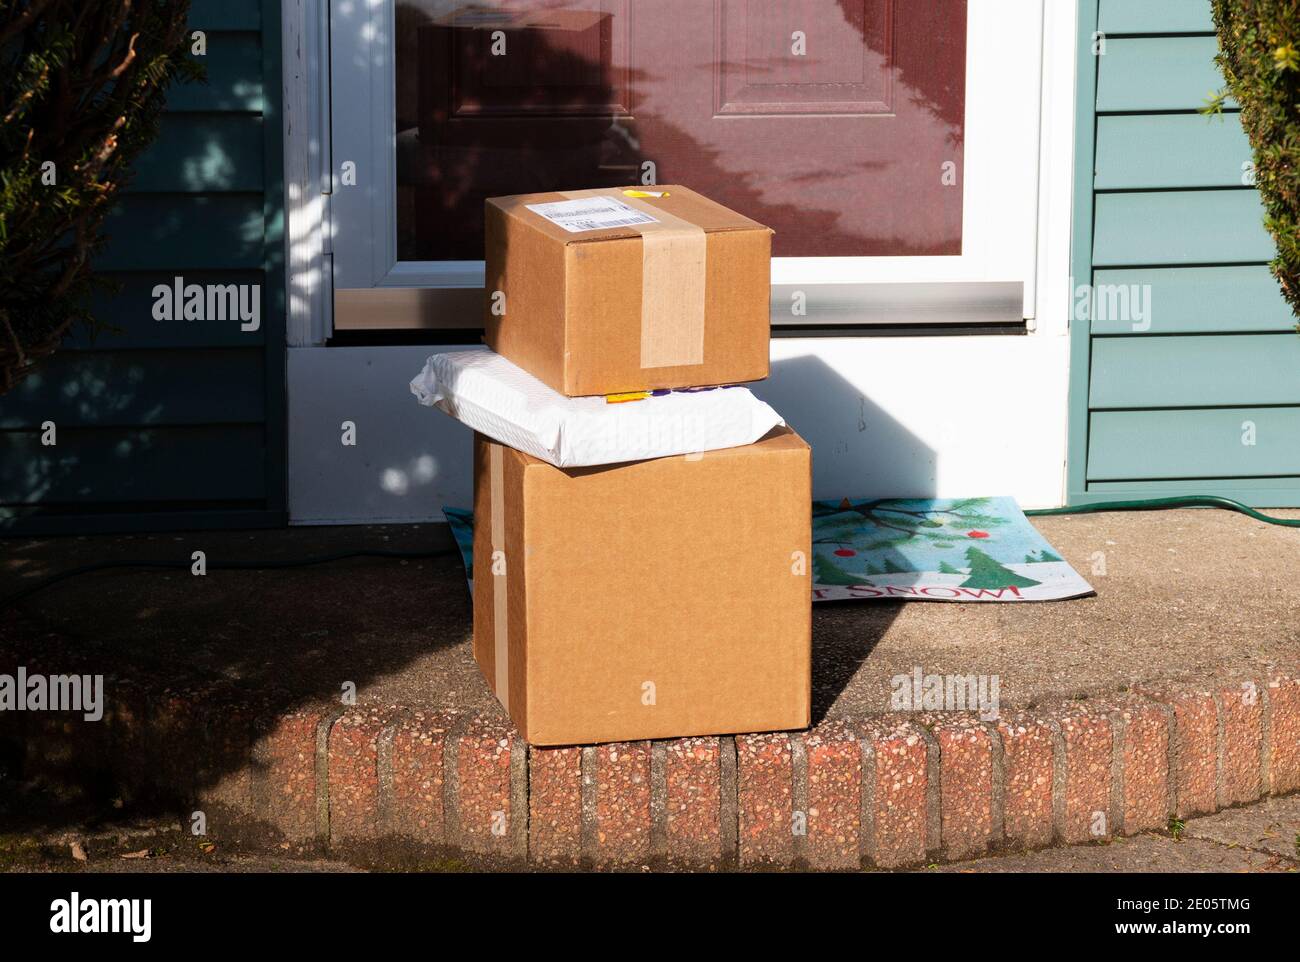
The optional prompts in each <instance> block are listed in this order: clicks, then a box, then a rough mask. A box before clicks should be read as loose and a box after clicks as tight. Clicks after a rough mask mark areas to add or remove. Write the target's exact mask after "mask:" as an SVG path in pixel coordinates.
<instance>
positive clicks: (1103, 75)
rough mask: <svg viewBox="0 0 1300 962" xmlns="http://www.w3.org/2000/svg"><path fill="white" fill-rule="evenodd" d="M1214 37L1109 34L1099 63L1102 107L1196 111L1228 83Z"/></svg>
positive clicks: (1107, 110)
mask: <svg viewBox="0 0 1300 962" xmlns="http://www.w3.org/2000/svg"><path fill="white" fill-rule="evenodd" d="M1218 49H1219V47H1218V41H1217V40H1216V39H1215V38H1214V37H1141V38H1133V39H1110V40H1107V42H1106V52H1105V54H1103V55H1102V56H1100V57H1098V63H1097V71H1098V72H1097V110H1098V111H1099V112H1101V113H1106V112H1109V111H1125V112H1136V111H1148V110H1197V109H1199V108H1201V107H1203V106H1205V102H1206V101H1207V100H1208V99H1209V98H1210V97H1211V96H1212V95H1213V94H1215V93H1216V92H1217V91H1218V90H1219V89H1221V88H1222V87H1223V75H1222V74H1221V73H1220V72H1219V68H1218V65H1217V64H1215V62H1214V55H1215V54H1216V53H1217V52H1218Z"/></svg>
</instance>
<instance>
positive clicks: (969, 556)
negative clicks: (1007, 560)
mask: <svg viewBox="0 0 1300 962" xmlns="http://www.w3.org/2000/svg"><path fill="white" fill-rule="evenodd" d="M966 563H967V564H969V565H970V577H969V578H967V579H966V580H965V581H963V582H962V583H961V586H962V587H963V588H1032V587H1033V586H1034V585H1037V584H1042V582H1041V581H1035V580H1034V579H1033V578H1026V577H1024V576H1023V575H1018V574H1016V573H1015V572H1014V571H1012V570H1011V569H1010V568H1007V567H1005V566H1004V565H1001V564H999V563H998V562H996V561H994V560H993V559H992V558H990V557H989V556H988V555H986V554H985V553H984V552H983V551H981V550H980V549H979V548H976V547H975V546H974V545H972V546H971V547H969V548H967V549H966Z"/></svg>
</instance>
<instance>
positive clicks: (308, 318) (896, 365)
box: [282, 0, 1078, 524]
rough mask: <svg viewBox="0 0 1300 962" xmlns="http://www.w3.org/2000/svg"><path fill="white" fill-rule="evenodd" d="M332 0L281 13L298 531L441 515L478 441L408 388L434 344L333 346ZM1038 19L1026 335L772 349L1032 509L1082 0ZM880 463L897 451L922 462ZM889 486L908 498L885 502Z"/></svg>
mask: <svg viewBox="0 0 1300 962" xmlns="http://www.w3.org/2000/svg"><path fill="white" fill-rule="evenodd" d="M356 2H358V3H360V2H367V0H356ZM977 2H978V0H977ZM322 6H323V5H322V4H321V2H320V0H285V3H284V4H283V5H282V11H283V16H284V24H283V26H284V32H283V38H284V40H283V42H284V58H283V59H284V83H285V98H284V103H285V115H284V135H285V178H286V219H287V224H286V235H287V239H286V244H287V247H288V265H289V266H288V271H289V277H288V288H289V302H288V341H289V348H290V350H289V355H290V363H289V371H288V381H289V383H288V396H289V407H290V417H289V433H290V440H291V447H290V455H289V511H290V520H291V523H297V524H313V523H372V522H376V521H379V520H392V521H428V520H439V518H440V513H439V512H438V510H437V506H438V505H439V504H456V503H463V502H464V498H465V489H466V486H467V484H468V480H467V478H468V468H466V467H465V465H464V464H463V463H461V462H462V461H464V460H465V457H467V452H468V442H467V441H466V440H465V439H464V438H462V437H461V436H460V435H461V433H463V432H458V430H457V426H456V425H455V424H454V423H453V422H452V421H451V420H450V419H447V418H443V417H439V416H437V415H435V414H432V413H430V412H429V411H427V410H425V409H423V408H419V407H418V406H415V405H414V402H413V401H412V399H411V398H410V397H409V395H408V394H407V393H406V392H405V391H404V390H403V385H402V383H400V382H401V380H402V378H403V377H404V376H406V372H407V371H409V372H410V375H411V376H413V375H414V373H415V372H416V371H418V370H419V367H420V364H421V363H422V362H423V356H424V355H427V354H429V353H433V352H434V351H436V350H438V347H437V346H436V345H432V344H431V345H427V346H418V347H409V348H369V347H337V346H334V347H325V346H323V345H324V344H325V343H326V338H327V337H328V334H329V331H330V326H329V312H330V308H331V305H332V291H331V286H330V284H329V279H330V270H329V257H330V251H331V246H332V245H331V241H332V238H331V237H330V235H329V232H328V230H327V229H326V228H325V223H326V209H327V206H328V204H329V202H330V193H329V192H330V190H331V189H332V185H330V184H329V183H328V178H326V176H325V173H326V172H328V171H329V170H331V169H332V165H331V161H330V157H329V143H328V138H327V137H324V136H322V132H324V131H328V129H329V109H328V103H329V99H328V98H329V89H328V84H327V83H324V82H322V78H321V73H322V71H321V70H320V69H319V68H320V65H321V64H322V63H325V62H327V61H326V60H325V59H324V58H325V57H326V56H327V55H328V42H327V38H328V25H327V24H323V23H322V22H321V18H320V16H319V13H320V10H321V7H322ZM1040 9H1041V11H1042V22H1043V36H1044V41H1043V47H1042V56H1041V65H1040V66H1041V71H1040V87H1041V90H1042V102H1041V104H1040V108H1039V120H1038V123H1037V128H1038V133H1039V137H1038V143H1037V145H1036V147H1035V150H1034V153H1035V155H1036V156H1037V157H1038V160H1039V167H1038V174H1037V176H1036V178H1035V183H1036V185H1037V186H1036V190H1034V189H1030V187H1029V185H1022V189H1023V191H1024V193H1025V194H1026V195H1030V196H1032V197H1033V198H1034V206H1035V210H1036V219H1035V223H1034V225H1033V226H1032V227H1031V229H1030V230H1029V231H1027V232H1026V234H1025V237H1027V238H1028V242H1029V243H1032V244H1033V250H1034V252H1035V259H1036V271H1035V274H1036V277H1035V285H1034V288H1033V297H1034V303H1033V305H1032V307H1033V314H1034V321H1033V322H1032V323H1031V325H1030V327H1031V331H1030V333H1029V334H1028V335H1027V336H1022V337H1006V336H991V337H976V336H961V337H959V338H954V337H948V336H939V337H935V336H917V337H891V338H883V339H882V338H874V339H873V338H864V337H852V338H784V339H781V340H779V341H774V350H773V357H774V361H779V360H780V359H781V358H783V357H792V356H798V355H809V356H814V357H816V356H820V357H823V358H825V359H826V360H827V361H828V363H831V364H832V365H833V366H835V367H836V368H837V369H838V370H839V371H840V372H841V373H842V374H843V376H844V378H845V380H846V381H852V382H853V383H854V385H855V386H856V388H857V389H858V390H859V391H861V393H862V395H863V397H864V398H866V399H868V400H869V401H870V402H872V403H873V404H875V405H876V406H878V407H880V408H882V409H884V410H885V411H887V412H888V413H889V414H890V416H892V418H893V419H894V421H895V422H897V423H899V424H903V425H906V426H907V427H908V429H909V430H910V431H911V433H912V434H914V435H916V436H917V437H918V438H920V439H922V440H923V441H924V442H926V443H928V444H929V447H930V448H931V449H933V450H934V451H937V452H939V454H940V455H941V457H942V459H943V464H941V465H940V477H939V481H938V484H937V487H938V488H939V489H940V490H943V491H953V492H956V493H959V494H960V493H965V494H970V493H972V491H975V490H976V489H978V493H986V494H988V493H1005V494H1012V495H1015V496H1016V497H1018V498H1020V500H1021V502H1022V504H1024V505H1025V506H1026V507H1049V506H1053V505H1059V504H1062V503H1064V500H1063V499H1064V493H1065V456H1066V425H1067V405H1066V392H1067V383H1068V373H1069V372H1068V365H1069V356H1068V342H1069V338H1068V336H1067V334H1068V326H1069V321H1070V316H1071V304H1072V301H1071V295H1072V289H1071V281H1070V276H1069V272H1070V240H1071V238H1070V232H1071V215H1072V211H1071V200H1072V195H1073V181H1074V131H1075V103H1074V92H1075V78H1076V53H1077V39H1076V38H1077V18H1078V11H1077V4H1076V3H1073V2H1068V0H1066V2H1061V0H1042V4H1041V7H1040ZM1022 55H1024V53H1023V52H1022ZM389 354H400V355H401V356H400V357H397V356H395V357H393V358H392V363H391V364H388V366H387V367H385V366H384V364H385V362H384V361H383V360H382V358H383V357H384V356H387V355H389ZM919 365H929V370H930V371H931V372H932V373H933V375H934V378H933V379H932V381H931V382H930V383H929V384H928V386H925V387H923V388H918V387H917V386H916V383H917V382H916V381H915V379H909V378H907V377H904V376H902V374H900V372H906V371H907V370H910V369H912V368H914V367H917V366H919ZM971 371H979V372H980V374H979V381H978V383H979V384H980V385H982V386H980V387H978V388H972V387H961V386H957V387H951V386H945V385H946V384H947V379H954V378H959V377H961V376H963V374H964V373H965V372H971ZM349 385H355V388H353V387H349ZM1004 387H1005V390H1004ZM770 389H771V391H772V392H775V393H774V394H773V396H772V400H773V401H776V402H778V403H781V397H780V395H781V393H782V392H788V391H789V390H791V387H790V385H783V384H781V383H779V382H776V381H774V382H773V383H772V385H771V386H770ZM758 390H759V391H760V392H761V393H766V392H767V391H768V388H767V386H766V385H758ZM982 392H984V393H986V392H992V395H997V396H996V397H995V396H992V395H990V397H989V405H990V407H991V408H992V410H990V411H983V410H981V407H980V398H981V396H982ZM999 392H1000V393H999ZM1018 399H1023V400H1025V404H1024V405H1023V407H1024V410H1025V412H1027V415H1028V416H1021V417H1019V418H1018V419H1017V420H1016V421H1015V423H1012V422H1010V421H1008V420H1007V419H1006V417H1005V415H1004V414H1003V413H1002V412H1003V411H1005V410H1007V409H1008V408H1010V407H1012V406H1014V405H1013V402H1017V403H1018ZM850 414H852V412H850ZM344 417H346V418H348V419H358V420H361V421H362V427H363V433H362V437H363V439H364V440H363V444H362V447H361V448H360V449H358V448H340V446H339V443H338V427H339V420H340V419H341V418H344ZM846 417H848V416H847V415H846ZM848 422H849V423H847V424H845V425H843V426H839V427H828V428H827V430H826V432H824V433H825V435H826V436H825V437H822V438H819V439H818V444H816V445H815V448H816V452H817V456H816V458H815V465H816V468H815V471H816V472H818V473H821V472H824V471H825V470H827V468H828V467H829V468H830V469H831V471H832V473H831V475H830V476H829V478H828V479H826V480H827V481H828V482H829V483H830V484H831V485H832V486H834V485H838V483H839V480H840V478H839V476H837V475H835V474H834V461H835V458H836V456H837V453H838V452H837V450H836V449H837V446H838V445H840V444H841V443H843V444H845V445H848V446H850V447H851V446H852V445H854V444H855V443H860V438H862V437H863V436H862V435H860V434H858V430H859V423H858V421H857V419H856V414H853V416H852V417H848ZM376 428H378V430H376ZM984 431H991V432H993V435H991V436H996V437H997V439H998V443H999V445H1001V447H1000V449H999V450H998V451H997V452H996V453H994V452H991V451H990V450H989V449H988V448H987V446H986V445H984V444H983V443H981V438H982V435H981V432H984ZM461 447H464V448H465V451H463V452H462V451H461V450H460V448H461ZM883 453H884V455H885V456H886V457H892V456H895V455H902V456H907V455H908V454H909V453H914V452H908V451H906V450H900V451H897V452H895V451H886V452H883ZM429 454H432V456H433V461H432V462H430V461H429V460H428V458H427V455H429ZM462 455H465V457H462ZM362 459H364V461H365V463H364V464H363V463H361V460H362ZM458 472H459V473H458ZM462 475H463V476H462ZM427 476H432V477H433V479H434V480H433V481H430V482H428V483H429V485H430V486H431V487H432V488H436V489H437V491H436V492H435V496H430V497H419V498H417V497H414V496H412V495H410V494H403V493H402V492H403V491H406V490H408V489H407V488H406V487H404V484H406V485H411V486H412V487H410V489H409V490H410V491H415V490H416V488H415V487H414V486H416V485H419V484H424V483H426V482H425V480H424V479H425V478H426V477H427ZM424 491H425V492H426V493H428V492H429V491H430V488H426V489H424ZM444 491H445V492H446V493H445V497H444V496H443V492H444ZM859 493H861V492H859ZM889 493H892V494H895V495H897V494H899V492H898V491H890V492H882V494H889ZM438 497H443V500H441V501H439V500H438Z"/></svg>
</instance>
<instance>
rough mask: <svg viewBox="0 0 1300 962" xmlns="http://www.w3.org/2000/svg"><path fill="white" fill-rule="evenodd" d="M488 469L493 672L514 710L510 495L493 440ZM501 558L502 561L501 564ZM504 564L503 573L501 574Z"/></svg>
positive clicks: (505, 702) (503, 701)
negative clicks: (508, 586)
mask: <svg viewBox="0 0 1300 962" xmlns="http://www.w3.org/2000/svg"><path fill="white" fill-rule="evenodd" d="M488 461H489V462H490V463H489V467H488V473H489V475H490V476H491V477H490V484H491V492H492V628H493V656H492V664H493V675H494V677H495V678H496V684H495V686H494V687H495V688H496V693H497V699H498V700H499V701H500V702H501V707H503V708H504V709H505V710H506V711H507V712H508V711H510V631H509V625H508V624H507V623H506V619H507V617H509V610H510V609H509V606H508V605H507V601H508V600H509V599H508V597H507V596H506V577H507V572H508V571H509V561H508V559H507V558H506V555H505V551H506V497H505V449H504V448H503V447H502V446H501V445H499V444H497V443H495V442H492V443H491V444H490V446H489V449H488ZM498 559H500V561H501V562H502V563H501V564H500V565H498V564H497V562H498ZM498 567H499V568H500V571H501V573H500V574H497V569H498Z"/></svg>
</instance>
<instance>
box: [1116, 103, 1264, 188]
mask: <svg viewBox="0 0 1300 962" xmlns="http://www.w3.org/2000/svg"><path fill="white" fill-rule="evenodd" d="M1252 156H1253V154H1252V152H1251V149H1250V142H1249V141H1248V140H1247V139H1246V132H1245V130H1243V129H1242V126H1241V120H1240V117H1239V115H1238V114H1235V113H1229V114H1220V115H1217V116H1214V117H1203V116H1201V115H1200V114H1156V115H1153V116H1147V115H1143V114H1136V115H1128V114H1124V115H1120V116H1106V117H1098V118H1097V168H1096V169H1097V176H1096V187H1097V189H1098V190H1129V189H1143V188H1171V187H1240V186H1242V185H1243V181H1242V176H1243V173H1244V172H1243V169H1242V164H1244V163H1248V162H1250V161H1251V159H1252Z"/></svg>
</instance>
